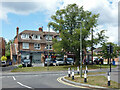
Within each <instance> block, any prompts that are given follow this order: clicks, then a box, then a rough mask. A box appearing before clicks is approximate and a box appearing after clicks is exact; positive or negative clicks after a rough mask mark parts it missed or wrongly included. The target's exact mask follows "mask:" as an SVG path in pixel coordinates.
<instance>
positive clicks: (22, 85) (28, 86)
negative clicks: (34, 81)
mask: <svg viewBox="0 0 120 90" xmlns="http://www.w3.org/2000/svg"><path fill="white" fill-rule="evenodd" d="M17 83H18V84H19V85H21V86H23V87H26V88H32V87H29V86H26V85H24V84H22V83H20V82H17Z"/></svg>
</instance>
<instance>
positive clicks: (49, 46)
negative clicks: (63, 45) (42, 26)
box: [47, 26, 50, 70]
mask: <svg viewBox="0 0 120 90" xmlns="http://www.w3.org/2000/svg"><path fill="white" fill-rule="evenodd" d="M49 33H50V27H49V26H48V58H50V57H49V48H50V45H49ZM48 63H49V62H48V60H47V70H49V67H48Z"/></svg>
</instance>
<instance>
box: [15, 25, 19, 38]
mask: <svg viewBox="0 0 120 90" xmlns="http://www.w3.org/2000/svg"><path fill="white" fill-rule="evenodd" d="M16 30H17V36H18V33H19V27H17V28H16Z"/></svg>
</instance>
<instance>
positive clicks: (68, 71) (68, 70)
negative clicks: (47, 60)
mask: <svg viewBox="0 0 120 90" xmlns="http://www.w3.org/2000/svg"><path fill="white" fill-rule="evenodd" d="M68 77H70V68H68Z"/></svg>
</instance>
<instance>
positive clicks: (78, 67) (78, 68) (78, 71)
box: [77, 66, 80, 75]
mask: <svg viewBox="0 0 120 90" xmlns="http://www.w3.org/2000/svg"><path fill="white" fill-rule="evenodd" d="M79 72H80V70H79V66H78V67H77V74H78V75H79Z"/></svg>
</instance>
